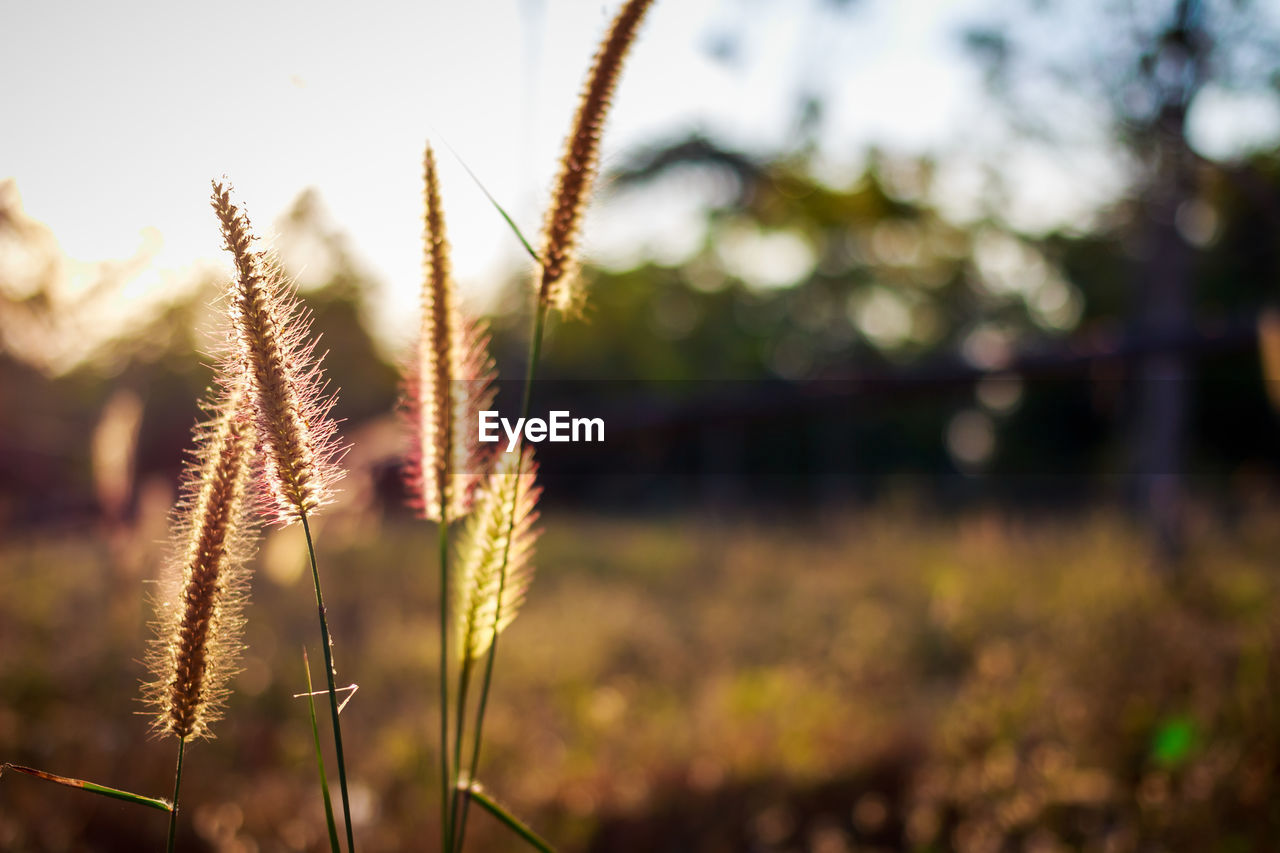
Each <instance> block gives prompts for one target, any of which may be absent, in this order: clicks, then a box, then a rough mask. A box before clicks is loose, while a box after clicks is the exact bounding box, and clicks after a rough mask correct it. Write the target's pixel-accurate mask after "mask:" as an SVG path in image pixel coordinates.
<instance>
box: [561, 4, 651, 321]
mask: <svg viewBox="0 0 1280 853" xmlns="http://www.w3.org/2000/svg"><path fill="white" fill-rule="evenodd" d="M652 5H653V0H627V2H626V3H624V4H623V6H622V8H621V9H620V10H619V11H618V14H617V15H616V16H615V17H614V19H613V24H612V25H611V26H610V27H609V32H608V33H606V34H605V37H604V40H603V41H602V42H601V43H600V47H599V49H598V50H597V52H596V56H595V61H594V62H593V63H592V66H591V72H590V73H589V74H588V75H587V82H586V85H585V87H584V88H583V90H582V97H581V99H580V100H579V102H578V111H577V113H576V114H575V116H574V120H573V129H572V131H571V132H570V134H569V137H568V139H567V140H566V142H565V150H564V155H563V156H562V157H561V158H560V174H559V177H558V178H557V180H556V189H555V192H554V194H553V195H552V197H551V206H550V207H549V208H548V209H547V215H546V221H545V222H544V224H543V231H542V252H541V254H540V257H541V259H542V264H541V267H540V269H539V271H538V299H539V301H540V302H541V304H542V305H544V306H554V307H556V308H559V309H560V310H561V311H569V310H572V309H574V308H575V307H577V303H578V302H579V300H580V297H579V296H577V295H576V294H575V292H574V287H573V280H574V279H575V278H576V273H575V270H574V267H575V266H576V260H575V258H576V253H577V243H578V231H579V229H580V226H581V221H582V212H583V209H584V207H585V206H586V203H587V199H588V196H589V195H590V193H591V186H592V184H593V183H594V182H595V178H596V172H597V170H598V168H599V159H600V137H601V135H602V134H603V133H604V122H605V117H606V116H607V114H608V112H609V102H610V100H611V99H612V97H613V92H614V89H616V88H617V85H618V78H619V77H620V76H621V73H622V63H623V60H624V59H625V58H626V55H627V50H628V48H630V47H631V43H632V42H633V41H634V40H635V36H636V32H637V31H638V30H639V28H640V23H641V21H642V20H643V19H644V15H645V12H647V11H649V7H650V6H652Z"/></svg>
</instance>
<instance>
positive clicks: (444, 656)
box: [440, 482, 462, 850]
mask: <svg viewBox="0 0 1280 853" xmlns="http://www.w3.org/2000/svg"><path fill="white" fill-rule="evenodd" d="M448 518H449V505H448V503H447V502H446V500H445V488H444V483H443V482H441V483H440V849H441V850H450V849H452V847H453V824H452V822H451V821H450V819H449V818H450V815H451V811H452V810H451V808H450V806H451V803H452V797H453V791H452V788H453V785H452V784H451V780H450V777H449V520H448ZM461 724H462V719H461V718H459V719H458V725H459V727H461Z"/></svg>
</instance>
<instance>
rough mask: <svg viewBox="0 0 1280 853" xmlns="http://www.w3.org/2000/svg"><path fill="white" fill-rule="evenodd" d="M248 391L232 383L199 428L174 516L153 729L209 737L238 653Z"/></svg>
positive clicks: (150, 689) (159, 626)
mask: <svg viewBox="0 0 1280 853" xmlns="http://www.w3.org/2000/svg"><path fill="white" fill-rule="evenodd" d="M246 403H247V400H246V394H245V389H244V385H243V383H242V382H239V381H237V382H234V383H233V384H232V385H231V387H230V388H228V389H225V390H223V391H222V392H221V394H220V395H218V397H217V399H216V400H215V402H214V403H213V404H211V405H209V406H208V407H207V408H208V409H209V411H210V417H209V419H208V420H207V421H206V422H204V423H202V424H200V425H199V426H197V427H196V430H195V450H194V452H193V453H192V455H191V457H190V459H189V460H188V463H187V467H186V471H185V473H184V475H183V480H182V492H181V497H180V498H179V501H178V504H177V507H176V508H175V511H174V525H173V530H174V535H173V544H172V546H171V556H170V560H169V566H168V568H167V570H166V574H167V578H166V579H165V581H164V583H165V584H166V585H167V588H166V593H165V594H163V595H162V596H161V597H160V598H158V600H157V609H158V614H157V619H156V623H155V627H156V638H155V639H154V640H153V641H152V644H151V648H150V651H149V654H148V664H149V666H150V669H151V673H152V675H153V676H154V680H153V681H151V682H149V683H148V684H146V685H145V686H144V698H145V700H146V702H147V704H148V705H149V706H150V707H151V708H152V709H153V710H154V711H155V719H154V720H153V722H152V728H153V730H155V731H157V732H160V733H172V734H174V735H177V736H178V737H179V738H182V739H187V738H196V737H208V736H210V731H209V726H210V724H211V723H212V722H214V721H215V720H217V719H218V718H219V716H220V715H221V706H222V702H223V700H224V699H225V697H226V695H227V693H228V689H227V680H228V679H229V678H230V676H231V675H233V674H234V672H235V659H236V656H237V654H238V653H239V651H240V627H241V617H240V613H241V609H242V607H243V604H244V600H245V597H246V590H247V580H246V572H245V564H246V561H247V559H248V557H249V556H250V552H251V551H252V549H253V544H254V541H255V539H256V530H255V529H254V527H253V525H252V524H251V523H250V521H249V519H248V518H247V509H248V504H249V503H250V502H249V501H248V500H246V495H247V492H248V490H249V483H250V479H251V475H252V468H253V449H254V430H253V422H252V420H251V419H250V417H249V411H248V408H247V405H246Z"/></svg>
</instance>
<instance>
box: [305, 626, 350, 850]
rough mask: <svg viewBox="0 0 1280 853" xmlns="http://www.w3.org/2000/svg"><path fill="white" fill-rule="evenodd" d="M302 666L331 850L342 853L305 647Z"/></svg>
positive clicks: (314, 692) (309, 662) (309, 664)
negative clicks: (304, 671)
mask: <svg viewBox="0 0 1280 853" xmlns="http://www.w3.org/2000/svg"><path fill="white" fill-rule="evenodd" d="M302 666H303V668H304V669H306V671H307V693H306V697H307V710H308V711H310V713H311V739H312V741H313V742H314V743H315V747H316V768H317V769H318V770H319V771H320V793H321V794H322V795H323V796H324V819H325V822H326V823H327V824H328V825H329V848H330V849H331V850H332V851H333V853H342V847H341V845H340V844H339V843H338V825H337V823H335V822H334V819H333V798H332V797H330V796H329V777H328V776H327V775H326V774H325V772H324V754H323V753H322V752H321V751H320V726H319V725H318V724H317V723H316V700H315V695H316V691H315V690H314V689H312V686H311V661H310V660H308V659H307V650H306V648H305V647H303V649H302ZM320 692H322V693H323V692H325V691H320ZM344 704H345V703H344Z"/></svg>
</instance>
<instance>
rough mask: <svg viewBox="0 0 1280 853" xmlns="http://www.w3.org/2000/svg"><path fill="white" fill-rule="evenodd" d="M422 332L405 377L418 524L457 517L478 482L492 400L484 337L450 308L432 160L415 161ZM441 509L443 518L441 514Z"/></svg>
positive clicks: (430, 156)
mask: <svg viewBox="0 0 1280 853" xmlns="http://www.w3.org/2000/svg"><path fill="white" fill-rule="evenodd" d="M423 184H424V188H423V199H424V206H425V216H424V223H423V256H422V271H423V283H422V327H421V331H420V334H419V337H418V346H417V349H416V351H415V352H414V356H413V359H412V361H411V363H410V365H409V366H408V369H407V370H406V371H405V386H406V388H405V405H404V409H405V414H406V418H407V421H408V430H409V443H410V446H409V455H408V463H407V465H406V468H405V473H406V485H407V486H408V491H409V501H410V503H411V504H412V505H413V506H414V508H415V509H417V510H418V511H419V512H420V513H421V514H422V515H423V516H424V517H425V518H428V519H431V520H433V521H440V520H441V519H442V518H445V517H447V518H449V519H454V518H460V517H462V516H463V515H465V514H466V513H467V512H468V511H469V510H470V508H471V503H472V499H473V497H474V494H475V490H476V488H477V486H478V485H479V484H480V481H481V479H482V476H483V471H484V453H483V451H482V449H481V445H480V441H479V438H478V436H477V434H476V428H475V425H476V420H477V417H478V416H479V413H480V411H481V410H483V409H487V408H489V406H490V405H491V404H492V401H493V391H492V382H493V361H492V360H491V359H490V358H489V354H488V337H487V336H486V335H485V333H484V331H483V329H482V328H481V327H480V325H479V324H477V323H476V322H474V321H472V320H470V319H469V318H467V317H465V316H464V315H463V313H462V311H461V310H460V309H459V308H458V300H457V293H456V289H455V287H454V284H453V276H452V274H451V271H450V265H449V243H448V239H447V234H446V231H445V224H444V212H443V210H442V208H441V205H440V186H439V180H438V178H437V175H436V161H435V154H434V152H432V150H431V146H430V145H428V146H427V149H426V154H425V156H424V158H423ZM446 511H447V513H446Z"/></svg>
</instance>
